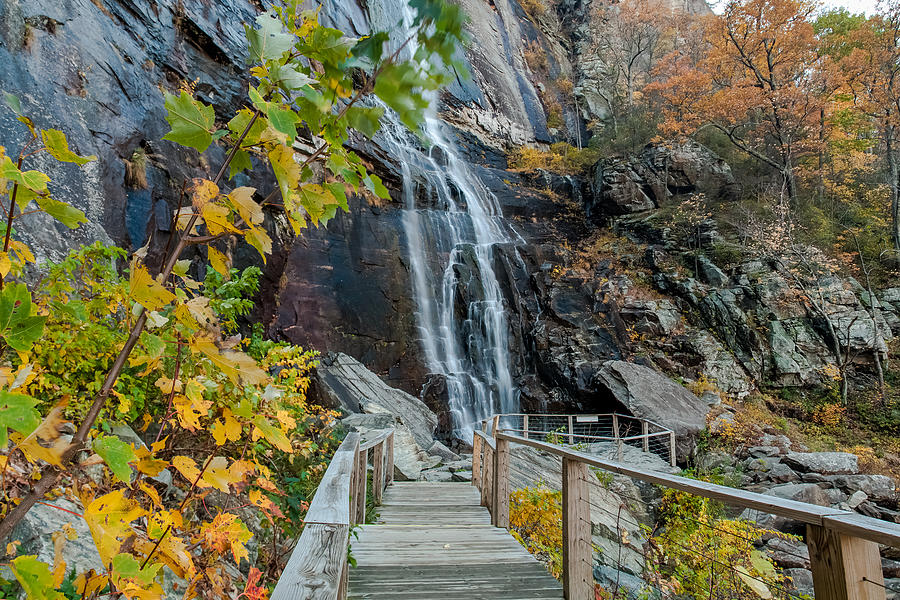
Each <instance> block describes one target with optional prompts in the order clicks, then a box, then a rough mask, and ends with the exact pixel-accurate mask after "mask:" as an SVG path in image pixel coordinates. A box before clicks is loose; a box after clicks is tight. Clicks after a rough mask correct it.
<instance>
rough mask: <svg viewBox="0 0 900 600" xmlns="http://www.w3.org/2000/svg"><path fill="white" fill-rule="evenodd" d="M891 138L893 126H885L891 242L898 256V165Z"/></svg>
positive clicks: (899, 221) (899, 200) (899, 202)
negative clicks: (889, 185)
mask: <svg viewBox="0 0 900 600" xmlns="http://www.w3.org/2000/svg"><path fill="white" fill-rule="evenodd" d="M893 138H894V126H893V125H887V126H886V127H885V129H884V145H885V154H886V157H887V163H888V171H889V175H888V176H889V177H890V180H891V181H890V184H891V240H892V241H893V242H894V251H895V252H897V254H898V255H900V165H898V164H897V155H896V154H895V152H896V151H895V149H894V139H893Z"/></svg>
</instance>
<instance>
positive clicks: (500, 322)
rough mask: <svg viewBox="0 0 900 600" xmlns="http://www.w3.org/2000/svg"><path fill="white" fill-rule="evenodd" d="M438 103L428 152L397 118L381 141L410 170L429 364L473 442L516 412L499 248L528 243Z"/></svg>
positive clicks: (407, 210)
mask: <svg viewBox="0 0 900 600" xmlns="http://www.w3.org/2000/svg"><path fill="white" fill-rule="evenodd" d="M372 4H375V3H372ZM385 4H393V3H385ZM397 4H398V5H399V6H397V5H395V6H394V8H396V9H398V10H401V11H405V12H403V19H404V20H403V23H404V24H405V26H404V27H402V29H405V30H406V31H409V30H410V27H411V23H412V17H413V15H412V12H411V10H410V8H409V6H408V5H407V4H406V3H405V2H403V0H401V1H400V2H398V3H397ZM396 16H397V13H395V14H394V15H393V17H394V18H396ZM374 20H375V19H373V21H374ZM373 24H376V23H373ZM397 39H398V40H401V41H402V39H405V36H403V37H401V36H399V35H398V36H397ZM398 43H399V42H398ZM410 46H413V45H412V44H411V45H410ZM414 51H415V48H413V47H410V52H411V53H412V52H414ZM436 105H437V99H436V98H434V99H433V102H432V106H431V108H430V109H429V111H428V116H427V117H426V119H425V122H424V123H423V125H422V133H423V134H424V135H423V137H424V138H425V139H426V140H427V141H428V143H430V144H431V147H430V149H428V150H425V151H423V150H422V149H421V142H420V141H419V140H418V139H416V137H415V136H414V135H412V134H411V133H410V132H409V131H408V130H406V128H405V127H404V126H403V125H402V124H400V122H399V120H398V119H397V117H396V115H394V114H393V113H392V112H391V111H387V112H386V114H385V118H384V123H383V130H382V133H380V134H379V136H378V142H379V144H380V145H381V146H383V147H384V148H385V149H386V150H388V151H389V153H390V155H391V156H392V157H393V158H394V159H395V160H397V162H398V163H399V164H400V165H401V169H402V175H403V202H404V209H403V229H404V233H405V235H406V239H407V245H408V248H409V260H410V270H411V280H412V288H413V294H414V296H415V300H416V306H417V314H416V319H417V325H418V328H419V333H420V338H421V343H422V348H423V350H424V355H425V361H426V366H427V368H428V369H429V371H430V372H432V373H436V374H439V375H442V376H444V378H445V380H446V382H447V392H448V396H449V404H450V409H451V411H452V415H453V427H454V436H455V437H458V438H461V439H471V429H472V423H473V422H474V421H476V420H479V419H483V418H485V417H488V416H490V415H492V414H494V413H498V412H505V413H510V412H517V411H518V391H517V390H516V388H515V385H514V383H513V379H512V375H511V373H510V364H511V357H510V352H509V326H508V323H507V320H506V314H505V311H504V306H503V299H502V295H501V291H500V286H499V284H498V282H497V276H496V273H495V272H494V248H495V246H496V245H497V244H506V243H510V242H515V241H519V240H521V238H520V237H519V236H518V235H517V234H516V233H515V232H514V231H513V230H512V229H511V227H510V225H509V224H508V222H507V221H506V220H505V219H504V218H503V215H502V213H501V210H500V206H499V203H498V202H497V198H496V197H495V196H494V194H492V193H491V192H490V191H489V190H488V189H487V187H486V186H485V185H484V183H483V182H482V181H481V180H480V179H479V177H478V176H477V175H476V174H475V172H474V171H473V169H472V168H471V166H470V165H469V164H468V162H467V161H466V160H465V159H463V158H462V157H461V156H460V155H459V152H458V150H457V148H456V146H455V145H454V143H453V142H452V141H450V139H449V138H448V135H447V134H446V133H445V125H444V124H443V123H442V122H441V121H440V119H439V118H438V117H437V114H436ZM420 199H426V204H427V205H422V203H420ZM463 304H464V305H463Z"/></svg>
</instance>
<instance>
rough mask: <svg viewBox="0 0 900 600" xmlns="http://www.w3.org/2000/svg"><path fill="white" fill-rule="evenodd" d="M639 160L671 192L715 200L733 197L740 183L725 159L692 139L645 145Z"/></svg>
mask: <svg viewBox="0 0 900 600" xmlns="http://www.w3.org/2000/svg"><path fill="white" fill-rule="evenodd" d="M641 160H642V162H643V164H644V165H646V166H647V167H648V168H650V169H651V170H652V171H653V172H654V173H655V174H656V175H657V177H659V179H661V180H662V181H663V182H664V183H665V186H666V189H667V190H668V191H669V193H671V194H696V193H702V194H706V195H707V196H708V197H710V198H712V199H715V200H734V199H736V198H737V195H738V193H739V191H740V186H739V185H738V184H737V182H736V181H735V178H734V174H733V173H732V172H731V167H730V166H729V165H728V163H727V162H725V161H724V160H722V159H721V158H719V157H718V156H717V155H716V154H715V153H714V152H713V151H711V150H710V149H709V148H707V147H705V146H703V145H702V144H699V143H697V142H694V141H691V140H689V141H687V142H684V143H681V144H675V145H672V144H668V143H667V144H648V145H647V146H645V147H644V150H643V152H641Z"/></svg>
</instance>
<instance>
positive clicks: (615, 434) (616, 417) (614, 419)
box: [612, 413, 619, 441]
mask: <svg viewBox="0 0 900 600" xmlns="http://www.w3.org/2000/svg"><path fill="white" fill-rule="evenodd" d="M612 430H613V439H614V440H616V441H618V439H619V415H617V414H616V413H613V416H612Z"/></svg>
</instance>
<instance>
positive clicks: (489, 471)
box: [481, 443, 494, 514]
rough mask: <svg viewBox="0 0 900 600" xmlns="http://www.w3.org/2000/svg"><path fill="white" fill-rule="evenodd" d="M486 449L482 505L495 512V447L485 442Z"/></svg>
mask: <svg viewBox="0 0 900 600" xmlns="http://www.w3.org/2000/svg"><path fill="white" fill-rule="evenodd" d="M483 449H484V460H483V461H482V467H481V505H482V506H485V507H487V509H488V512H490V513H491V514H493V511H492V510H491V504H492V502H493V500H494V490H493V489H492V488H493V483H494V473H493V471H494V449H493V448H491V445H490V444H488V443H485V444H484V446H483Z"/></svg>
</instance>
